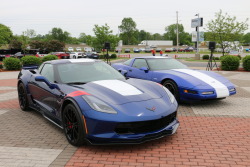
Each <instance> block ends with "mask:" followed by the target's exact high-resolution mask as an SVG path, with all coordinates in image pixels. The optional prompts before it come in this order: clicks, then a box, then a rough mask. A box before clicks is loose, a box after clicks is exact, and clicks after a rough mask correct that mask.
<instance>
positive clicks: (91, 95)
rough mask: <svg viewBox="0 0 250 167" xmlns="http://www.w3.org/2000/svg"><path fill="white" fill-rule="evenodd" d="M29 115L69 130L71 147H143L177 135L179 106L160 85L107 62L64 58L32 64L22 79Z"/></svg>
mask: <svg viewBox="0 0 250 167" xmlns="http://www.w3.org/2000/svg"><path fill="white" fill-rule="evenodd" d="M17 88H18V98H19V104H20V108H21V109H22V110H24V111H27V110H29V109H34V110H37V111H38V112H40V113H41V114H42V115H43V116H44V117H45V118H47V119H48V120H49V121H51V122H53V123H54V124H56V125H58V126H59V127H61V128H62V129H64V132H65V135H66V138H67V140H68V141H69V143H71V144H72V145H75V146H79V145H82V144H85V143H90V144H121V143H142V142H145V141H148V140H153V139H157V138H161V137H163V136H166V135H172V134H174V133H175V132H176V130H177V128H178V126H179V121H178V119H177V108H178V104H177V102H176V100H175V98H174V96H173V95H172V94H171V93H170V91H168V89H166V88H165V87H163V86H162V85H160V84H157V83H155V82H150V81H143V80H139V79H126V78H125V77H124V76H123V75H121V74H120V73H119V72H117V71H116V70H115V69H114V68H112V67H111V66H109V65H108V64H106V63H105V62H103V61H100V60H94V59H62V60H52V61H47V62H44V63H43V64H42V65H41V66H39V67H37V66H26V67H23V69H22V70H21V71H20V73H19V75H18V85H17Z"/></svg>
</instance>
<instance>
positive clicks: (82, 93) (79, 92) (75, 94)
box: [67, 90, 90, 97]
mask: <svg viewBox="0 0 250 167" xmlns="http://www.w3.org/2000/svg"><path fill="white" fill-rule="evenodd" d="M81 95H90V94H89V93H87V92H84V91H81V90H79V91H74V92H71V93H70V94H68V95H67V96H70V97H75V96H81Z"/></svg>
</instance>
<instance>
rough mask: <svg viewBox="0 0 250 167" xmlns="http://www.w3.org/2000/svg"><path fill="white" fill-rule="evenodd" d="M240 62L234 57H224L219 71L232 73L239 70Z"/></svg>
mask: <svg viewBox="0 0 250 167" xmlns="http://www.w3.org/2000/svg"><path fill="white" fill-rule="evenodd" d="M239 65H240V60H239V58H238V57H236V56H230V55H228V56H224V57H223V58H222V59H221V69H222V70H226V71H234V70H237V69H238V68H239Z"/></svg>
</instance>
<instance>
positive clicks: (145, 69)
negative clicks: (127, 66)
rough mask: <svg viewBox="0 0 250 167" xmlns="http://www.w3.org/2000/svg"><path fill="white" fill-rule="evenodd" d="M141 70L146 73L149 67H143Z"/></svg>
mask: <svg viewBox="0 0 250 167" xmlns="http://www.w3.org/2000/svg"><path fill="white" fill-rule="evenodd" d="M140 70H143V71H145V72H148V70H149V69H148V67H141V68H140Z"/></svg>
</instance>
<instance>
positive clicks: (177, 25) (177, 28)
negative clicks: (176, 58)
mask: <svg viewBox="0 0 250 167" xmlns="http://www.w3.org/2000/svg"><path fill="white" fill-rule="evenodd" d="M176 19H177V21H176V47H177V48H176V49H177V53H178V50H179V24H178V11H177V12H176Z"/></svg>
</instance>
